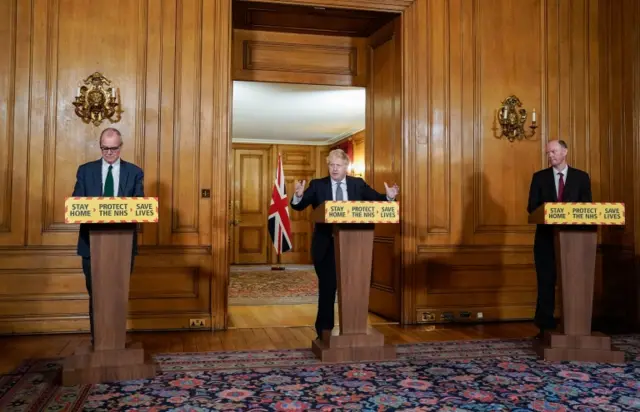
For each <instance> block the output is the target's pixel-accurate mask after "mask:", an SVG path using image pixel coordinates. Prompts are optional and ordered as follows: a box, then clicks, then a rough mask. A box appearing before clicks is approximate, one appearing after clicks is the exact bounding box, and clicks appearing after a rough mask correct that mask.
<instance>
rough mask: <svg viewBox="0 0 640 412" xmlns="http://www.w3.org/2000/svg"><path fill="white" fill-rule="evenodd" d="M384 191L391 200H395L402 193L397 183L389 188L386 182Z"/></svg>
mask: <svg viewBox="0 0 640 412" xmlns="http://www.w3.org/2000/svg"><path fill="white" fill-rule="evenodd" d="M384 190H385V191H386V192H387V197H389V199H395V198H396V196H398V193H399V192H400V188H399V187H398V185H397V184H395V183H394V185H393V186H391V187H389V186H387V182H384Z"/></svg>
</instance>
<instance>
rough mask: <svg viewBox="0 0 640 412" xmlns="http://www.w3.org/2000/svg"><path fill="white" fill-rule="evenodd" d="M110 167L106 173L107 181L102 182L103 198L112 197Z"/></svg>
mask: <svg viewBox="0 0 640 412" xmlns="http://www.w3.org/2000/svg"><path fill="white" fill-rule="evenodd" d="M111 169H113V166H112V165H109V171H108V172H107V180H106V181H105V182H104V193H103V194H102V196H104V197H113V174H111Z"/></svg>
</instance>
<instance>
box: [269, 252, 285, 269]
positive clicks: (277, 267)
mask: <svg viewBox="0 0 640 412" xmlns="http://www.w3.org/2000/svg"><path fill="white" fill-rule="evenodd" d="M276 256H278V264H277V265H273V266H271V270H284V266H282V264H281V263H280V253H278V254H277V255H276Z"/></svg>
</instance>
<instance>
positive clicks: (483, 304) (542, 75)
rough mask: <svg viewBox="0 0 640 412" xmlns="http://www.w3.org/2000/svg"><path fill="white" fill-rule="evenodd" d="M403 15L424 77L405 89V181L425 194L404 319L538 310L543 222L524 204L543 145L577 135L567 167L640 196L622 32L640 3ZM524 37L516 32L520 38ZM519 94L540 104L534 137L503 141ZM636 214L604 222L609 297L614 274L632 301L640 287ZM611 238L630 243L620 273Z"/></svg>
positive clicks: (530, 3) (444, 8)
mask: <svg viewBox="0 0 640 412" xmlns="http://www.w3.org/2000/svg"><path fill="white" fill-rule="evenodd" d="M623 10H624V11H623ZM610 13H613V15H612V16H613V17H612V16H610V15H609V14H610ZM616 16H617V17H616ZM623 16H626V17H623ZM632 16H635V20H634V17H632ZM611 18H613V20H610V19H611ZM404 21H405V23H406V24H407V26H408V28H407V30H409V32H410V33H409V34H408V35H407V43H408V48H410V49H411V50H413V51H414V53H413V54H412V55H411V56H405V58H406V59H408V61H405V76H406V75H407V74H409V75H415V76H416V78H415V81H416V83H415V85H414V89H413V90H415V93H414V92H413V91H412V89H411V87H410V86H408V85H407V84H410V83H411V80H412V79H405V82H409V83H405V85H407V86H406V87H408V88H409V93H410V94H409V96H407V97H406V99H407V104H406V106H405V107H407V110H408V113H406V114H405V116H406V117H405V119H409V121H410V125H411V129H410V131H409V141H408V142H406V145H407V147H405V153H407V155H408V159H407V162H406V163H405V165H404V167H409V168H411V169H412V170H415V171H414V172H411V171H406V170H405V176H406V177H407V178H409V179H415V184H414V185H413V187H412V190H416V192H417V193H418V195H417V198H416V203H415V205H416V209H415V211H416V213H415V215H407V214H406V213H403V217H404V218H405V219H407V220H409V221H407V220H405V225H404V226H403V228H404V229H405V232H404V234H403V235H404V240H405V248H404V250H405V251H408V252H409V253H410V251H411V249H412V247H411V244H412V240H411V239H413V238H414V236H415V239H417V241H416V247H417V252H418V253H417V256H416V258H415V260H413V258H411V257H410V256H409V257H407V258H406V259H404V262H405V284H408V285H407V286H406V287H405V292H406V295H405V296H404V298H405V305H404V309H405V312H404V316H405V319H406V318H407V317H413V316H417V317H416V318H414V321H422V319H421V315H422V314H424V313H425V312H428V313H431V314H433V313H442V311H447V310H448V311H451V313H453V315H454V319H460V318H459V317H458V316H459V312H467V311H470V312H471V313H472V316H475V314H476V313H477V312H483V315H484V319H492V318H495V319H515V318H521V317H527V318H529V317H531V316H532V314H533V311H534V309H535V292H536V283H535V268H534V266H533V262H532V243H533V236H532V234H533V231H534V229H535V228H534V226H532V225H528V224H527V212H526V200H527V196H528V189H529V183H530V180H531V175H532V174H533V173H534V172H535V171H536V170H539V169H542V168H544V167H547V165H546V158H545V156H544V145H545V143H546V142H547V141H549V140H551V139H556V138H560V139H564V140H565V141H567V143H568V144H569V153H570V154H569V162H570V164H571V165H573V166H574V167H578V168H580V169H583V170H586V171H587V172H589V173H590V175H591V179H592V186H593V193H594V200H596V201H624V202H625V203H626V204H627V207H630V208H631V209H630V210H631V211H633V210H634V208H635V205H634V199H633V198H634V196H637V194H636V192H637V190H635V189H634V185H633V183H631V182H629V181H627V180H626V179H629V178H630V177H631V176H632V173H633V166H632V165H633V164H634V157H633V156H634V151H633V150H632V147H634V144H636V145H637V143H634V141H635V140H634V139H637V133H636V135H635V136H634V134H633V132H632V130H633V125H632V123H633V121H634V120H633V115H632V111H633V110H634V104H637V103H636V102H637V100H634V97H633V96H634V94H633V88H632V87H630V85H632V84H634V82H633V74H632V73H634V72H633V67H634V66H633V65H632V64H630V63H625V62H623V60H622V55H621V53H623V50H626V51H627V52H628V51H629V50H631V49H629V48H628V47H627V46H624V47H622V46H621V45H622V44H623V40H622V39H623V37H624V38H625V40H627V41H628V40H629V38H635V39H636V40H635V41H636V42H637V34H634V33H636V32H637V29H635V28H634V27H633V25H632V24H631V22H633V21H635V22H636V26H637V22H638V19H637V5H636V4H635V3H634V2H632V1H630V2H618V3H616V5H615V6H614V5H613V3H610V2H602V1H598V0H582V1H572V2H559V1H541V0H524V1H518V2H516V1H511V0H489V1H486V2H485V1H484V0H483V1H482V2H480V1H477V0H476V1H463V0H436V1H427V0H417V1H416V2H415V3H414V4H413V5H412V6H411V7H410V8H409V9H408V10H407V11H406V13H405V15H404ZM607 21H610V22H609V23H608V26H607V23H606V22H607ZM603 24H604V25H605V26H603ZM525 26H526V27H527V30H526V31H524V32H523V31H522V30H520V29H519V28H521V27H525ZM613 26H615V27H616V28H615V29H613V30H611V29H610V28H611V27H613ZM412 27H413V28H412ZM411 30H415V32H411ZM634 30H635V31H634ZM516 32H517V33H518V36H516V37H517V40H516V38H514V37H511V36H510V34H509V33H516ZM607 39H609V40H608V41H609V43H607V42H606V40H607ZM607 44H609V46H607ZM627 44H628V43H627ZM608 49H611V50H610V51H608ZM603 59H604V60H605V61H607V62H608V63H605V61H603ZM629 61H632V60H629ZM636 64H637V63H636ZM414 73H415V74H414ZM623 84H624V85H627V86H626V87H625V86H623ZM636 93H637V92H636ZM510 94H515V95H516V96H518V97H519V98H520V99H521V100H522V102H523V105H524V107H525V108H526V109H527V110H528V111H531V110H532V109H533V108H535V109H536V111H537V112H538V119H539V123H540V127H539V128H538V130H537V133H536V136H534V138H531V139H527V140H523V141H515V142H513V143H510V142H509V141H507V140H504V139H499V138H497V137H496V133H497V132H499V129H497V127H499V125H497V124H496V122H495V121H494V119H495V114H496V112H495V110H496V107H498V106H499V105H500V103H501V101H502V100H504V99H505V98H506V97H507V96H509V95H510ZM614 101H615V102H614ZM635 110H638V109H637V107H636V108H635ZM636 117H637V116H636ZM413 127H415V129H413ZM405 190H406V189H405ZM405 210H406V208H405ZM414 219H415V220H414ZM414 222H415V224H414ZM629 222H630V224H628V225H627V226H626V228H625V229H622V230H621V229H617V228H605V229H603V230H602V233H603V236H602V237H603V239H604V241H603V242H602V248H601V251H600V252H599V254H600V255H599V258H598V265H599V267H598V268H597V272H598V273H599V274H600V276H601V277H599V279H598V282H599V284H600V283H601V284H600V285H599V286H598V287H599V289H598V287H597V292H596V300H597V302H599V303H602V302H604V300H606V297H607V296H608V297H609V298H614V297H615V296H616V295H617V293H616V292H613V290H614V288H607V286H606V285H607V283H608V282H610V281H607V279H610V278H617V279H622V278H626V279H627V282H626V287H627V288H628V289H627V290H633V291H635V292H629V295H633V294H635V295H636V296H637V295H638V294H637V290H638V289H637V287H638V286H637V284H635V285H633V283H632V282H631V283H629V280H630V279H631V278H633V276H634V275H633V273H634V270H633V264H632V262H629V260H630V259H629V258H631V256H632V252H631V250H632V248H633V236H634V224H635V223H634V221H633V220H631V221H629ZM612 233H620V235H619V236H615V235H613V238H617V239H618V240H617V241H612V240H607V239H612ZM611 243H614V244H619V245H624V247H623V249H624V248H630V249H629V251H628V252H627V254H626V256H627V259H626V261H627V264H626V265H623V266H619V268H620V269H622V270H621V272H622V273H623V274H621V275H618V276H612V274H610V272H611V271H615V269H614V267H615V264H607V261H608V259H617V262H620V261H621V260H624V259H621V256H620V255H619V254H617V255H615V258H608V257H607V256H609V255H610V254H611V253H610V252H609V248H608V247H607V245H608V244H611ZM602 282H603V283H602ZM623 284H625V282H621V283H619V284H618V287H624V286H623ZM443 285H446V286H447V287H446V288H443V287H442V286H443ZM478 285H483V286H482V290H479V289H478V287H479V286H478ZM407 295H408V296H407ZM615 299H617V298H615ZM633 302H634V303H632V305H634V304H637V300H634V301H633ZM411 309H415V310H411ZM596 310H597V311H598V312H599V313H600V314H603V313H605V312H607V311H608V310H609V309H607V308H605V307H604V306H601V305H599V306H598V307H597V308H596ZM435 320H436V321H439V320H441V319H440V318H439V317H437V316H436V319H435Z"/></svg>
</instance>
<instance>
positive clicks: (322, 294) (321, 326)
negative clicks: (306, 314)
mask: <svg viewBox="0 0 640 412" xmlns="http://www.w3.org/2000/svg"><path fill="white" fill-rule="evenodd" d="M327 166H328V168H329V176H327V177H325V178H322V179H314V180H311V182H309V188H308V189H307V190H305V189H304V186H305V183H306V181H302V182H300V181H297V182H296V184H295V193H294V195H293V197H292V199H291V208H292V209H294V210H298V211H302V210H304V209H305V208H306V207H307V206H312V207H313V208H314V209H315V208H316V207H318V206H320V205H321V204H322V203H324V202H326V201H329V200H369V201H376V200H377V201H384V200H388V201H392V200H395V198H396V196H397V195H398V192H399V190H400V189H399V188H398V186H397V185H393V186H391V187H389V186H387V183H386V182H385V183H384V187H385V191H386V195H384V194H381V193H378V192H377V191H375V190H374V189H372V188H371V187H370V186H369V185H367V183H366V182H365V181H364V180H363V179H361V178H358V177H352V176H347V170H348V168H349V157H348V156H347V154H346V153H345V152H344V151H343V150H341V149H335V150H332V151H331V152H330V153H329V156H327ZM332 235H333V231H332V228H331V225H329V224H323V223H319V224H316V225H315V228H314V231H313V239H312V242H311V257H312V260H313V266H314V268H315V270H316V275H317V276H318V289H319V293H318V313H317V315H316V322H315V328H316V333H317V334H318V339H322V331H329V332H330V331H331V330H332V329H333V327H334V303H335V300H336V291H337V277H336V260H335V253H334V240H333V236H332Z"/></svg>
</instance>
